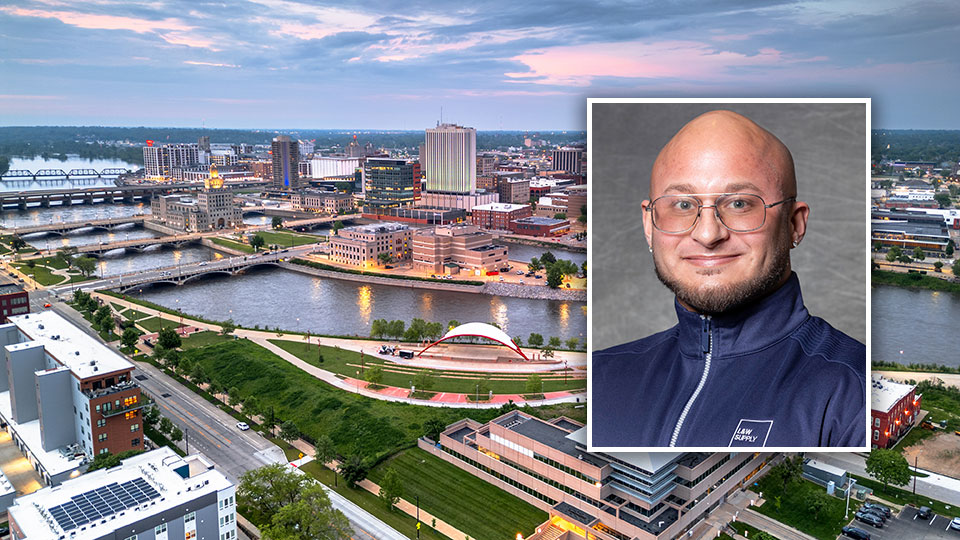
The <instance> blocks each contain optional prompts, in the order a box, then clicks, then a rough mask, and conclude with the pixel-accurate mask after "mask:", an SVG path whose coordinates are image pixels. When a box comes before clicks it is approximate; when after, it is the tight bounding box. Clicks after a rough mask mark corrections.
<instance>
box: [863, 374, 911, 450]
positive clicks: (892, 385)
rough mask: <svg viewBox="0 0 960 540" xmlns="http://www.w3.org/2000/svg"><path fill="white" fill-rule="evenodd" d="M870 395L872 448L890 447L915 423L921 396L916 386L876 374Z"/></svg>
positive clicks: (872, 380) (872, 381)
mask: <svg viewBox="0 0 960 540" xmlns="http://www.w3.org/2000/svg"><path fill="white" fill-rule="evenodd" d="M871 387H872V389H871V394H870V400H871V403H870V445H871V446H872V447H873V448H890V447H891V446H893V445H894V444H896V443H897V441H899V440H900V439H901V438H902V437H903V436H904V435H906V434H907V432H908V431H910V429H911V428H913V427H914V426H915V424H916V419H917V415H918V414H920V401H921V398H922V397H923V395H922V394H920V395H918V394H917V393H916V386H914V385H912V384H904V383H900V382H896V381H891V380H890V379H885V378H883V377H882V376H880V375H873V377H872V379H871Z"/></svg>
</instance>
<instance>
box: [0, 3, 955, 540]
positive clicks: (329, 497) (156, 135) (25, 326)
mask: <svg viewBox="0 0 960 540" xmlns="http://www.w3.org/2000/svg"><path fill="white" fill-rule="evenodd" d="M455 4H456V3H455ZM735 4H736V3H735ZM855 4H856V3H844V2H840V3H820V2H808V1H802V2H799V3H795V2H791V3H782V4H781V3H777V2H768V3H764V6H763V7H751V8H749V9H748V8H746V7H743V6H739V5H728V4H725V3H713V2H702V3H700V5H699V6H698V7H697V9H696V10H694V9H693V6H690V7H689V8H683V9H681V8H679V7H677V6H674V5H667V4H666V3H663V2H652V3H647V4H629V3H628V4H624V5H604V6H602V7H601V6H593V5H589V4H583V5H581V4H569V5H566V6H558V5H551V4H516V3H508V2H490V3H488V4H484V5H474V4H456V5H447V4H446V3H444V4H439V3H438V4H434V3H431V2H421V3H414V4H398V3H392V2H387V1H377V2H371V3H367V4H365V5H363V6H350V5H346V4H343V5H341V4H336V5H334V4H325V3H322V2H303V1H300V0H252V1H249V2H246V1H245V2H237V3H221V4H207V3H181V2H178V1H176V0H157V1H155V2H151V3H149V4H142V3H131V2H128V1H125V0H102V1H98V2H74V3H68V2H63V1H61V0H24V1H23V2H17V3H16V5H13V4H10V5H4V6H0V28H2V29H3V35H4V41H3V42H4V54H3V55H0V56H3V58H2V59H0V65H2V66H3V73H4V77H2V78H0V118H2V120H0V259H2V260H0V345H2V346H3V351H2V352H0V539H3V538H8V537H9V538H14V539H18V540H24V539H28V540H37V539H42V540H99V539H118V540H145V539H150V540H153V539H156V540H173V539H178V540H179V539H180V538H183V539H185V540H187V539H197V540H200V539H207V540H234V539H244V540H256V539H264V540H294V539H296V540H307V539H321V538H330V539H347V538H350V539H357V540H370V539H378V540H380V539H386V540H392V539H402V538H411V539H412V538H416V539H418V540H419V539H420V538H424V539H444V538H449V539H452V540H461V539H463V540H471V539H476V540H488V539H489V540H494V539H517V540H523V539H526V540H557V539H559V540H587V539H599V540H634V539H636V540H667V539H673V538H693V539H702V540H707V539H713V538H722V539H725V540H729V539H734V538H735V539H738V540H742V539H757V538H759V539H764V540H770V539H780V540H810V539H818V540H834V539H839V538H852V539H857V540H860V539H868V538H873V539H884V540H886V539H902V538H908V539H913V538H917V539H960V360H958V359H957V358H958V357H957V356H956V354H955V353H954V351H955V349H956V346H955V340H954V336H955V335H956V332H955V329H954V327H953V325H952V323H953V321H955V320H957V319H958V318H960V277H958V276H960V258H958V257H957V254H956V253H955V250H956V248H957V245H958V242H960V219H958V218H960V214H958V212H960V168H958V161H960V130H958V127H960V126H957V125H956V122H955V118H956V114H955V113H956V111H957V109H956V107H957V101H956V99H955V90H954V88H955V85H954V84H953V83H954V82H956V80H955V79H956V77H957V75H956V74H957V70H956V69H955V68H956V61H957V60H956V58H955V55H954V54H950V53H949V52H948V51H949V50H956V49H957V47H958V46H960V45H958V37H957V35H958V34H957V33H956V31H955V27H956V22H957V20H958V17H957V15H958V12H957V10H956V7H955V6H953V5H952V4H950V3H948V2H940V1H937V0H934V1H932V2H929V3H924V4H917V5H912V4H911V5H906V4H904V5H901V3H897V2H880V3H879V4H877V5H875V6H871V7H870V8H868V9H865V7H864V6H858V5H855ZM907 4H910V3H907ZM694 11H696V12H694ZM949 43H954V45H953V46H951V45H949ZM718 95H719V96H736V97H742V96H754V97H758V98H759V97H788V98H792V97H796V96H823V97H856V98H862V97H868V98H871V99H872V105H871V107H872V109H871V110H872V118H871V121H872V131H871V136H872V137H871V138H872V146H871V149H870V156H869V157H868V159H869V163H865V165H866V166H867V167H865V169H868V170H869V173H868V174H867V175H861V176H856V177H846V175H843V174H834V176H836V178H835V181H836V182H845V183H857V185H861V184H860V182H864V176H869V179H868V180H867V183H868V186H866V187H867V188H868V189H869V190H870V191H869V193H870V197H869V201H864V204H869V206H870V239H869V244H868V243H867V242H866V241H865V242H864V246H863V248H864V250H867V251H868V252H869V254H870V257H869V259H870V267H871V272H870V279H871V287H870V289H871V296H870V299H869V304H868V305H869V306H871V320H870V321H869V324H867V329H868V332H867V339H868V340H869V341H870V343H869V344H868V345H869V348H868V352H869V354H870V357H871V358H870V360H871V362H872V374H871V381H870V383H871V384H870V388H869V391H870V396H871V400H870V409H871V410H870V413H869V422H870V424H869V426H864V428H865V429H866V430H867V441H869V446H870V450H869V451H866V450H865V451H863V452H854V453H850V452H842V453H836V452H804V453H798V452H772V451H762V450H763V449H762V448H760V449H759V450H761V451H757V452H649V453H599V452H589V451H588V447H587V435H586V432H587V429H586V422H587V407H588V406H589V403H588V400H587V379H588V375H589V374H588V369H587V366H588V354H589V353H590V351H592V350H595V349H596V348H597V347H596V345H595V344H591V343H588V336H589V335H590V328H589V325H590V319H589V315H590V312H589V311H588V309H589V307H588V298H590V296H589V292H590V288H589V286H588V284H589V283H590V279H591V278H592V277H593V275H592V274H591V268H590V264H591V261H590V260H589V259H590V256H591V253H590V252H589V251H588V248H589V250H593V248H594V247H595V246H596V245H598V243H605V244H607V245H611V246H622V247H616V248H615V249H623V250H638V251H640V250H642V251H643V252H644V255H645V254H646V249H644V248H645V247H646V246H645V244H643V243H642V242H641V241H640V239H639V236H640V235H639V230H640V229H639V225H637V226H636V227H633V226H631V227H630V228H629V229H624V230H623V231H622V232H618V235H617V236H616V237H615V238H597V237H596V236H597V235H596V234H594V235H593V236H591V233H592V231H591V223H592V222H591V220H592V219H593V218H596V217H597V216H599V215H602V214H603V213H604V208H602V207H598V206H597V205H596V204H594V202H595V201H594V200H592V199H591V195H593V194H594V193H592V192H591V190H592V189H593V188H594V186H596V185H598V183H600V182H604V181H608V179H604V178H596V177H593V176H592V175H591V173H590V171H591V168H590V165H591V163H590V150H591V149H590V148H589V147H588V140H590V138H589V134H588V132H587V123H586V110H587V109H586V99H587V98H588V97H610V96H630V97H669V98H674V97H692V98H701V97H703V96H718ZM631 174H635V176H636V179H637V182H640V181H641V180H643V181H645V180H646V179H647V177H646V175H648V174H649V171H635V172H631ZM802 180H803V179H800V182H801V184H802ZM841 202H842V203H843V204H852V203H850V202H849V201H838V203H837V204H840V203H841ZM631 203H635V204H636V206H637V221H638V222H639V221H640V215H641V212H640V210H639V206H640V205H639V203H640V201H639V200H636V201H631ZM857 204H858V203H857ZM818 211H820V212H823V211H824V209H823V207H822V206H821V207H820V208H813V209H812V212H813V215H814V216H816V215H817V212H818ZM837 217H838V218H842V216H837ZM621 234H622V236H621ZM817 234H821V235H824V236H825V237H829V235H830V231H817ZM828 239H829V238H828ZM861 253H863V252H861ZM593 254H594V255H595V254H596V253H595V252H594V253H593ZM814 314H815V313H814ZM744 399H749V396H745V397H744ZM653 416H655V415H653V414H651V417H653ZM637 421H638V422H641V421H658V420H657V419H656V418H638V419H637Z"/></svg>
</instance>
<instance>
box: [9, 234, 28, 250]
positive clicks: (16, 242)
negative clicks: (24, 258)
mask: <svg viewBox="0 0 960 540" xmlns="http://www.w3.org/2000/svg"><path fill="white" fill-rule="evenodd" d="M10 247H12V248H13V250H14V251H20V250H21V249H23V248H25V247H27V242H26V240H24V239H23V238H20V237H19V236H14V237H13V238H11V239H10Z"/></svg>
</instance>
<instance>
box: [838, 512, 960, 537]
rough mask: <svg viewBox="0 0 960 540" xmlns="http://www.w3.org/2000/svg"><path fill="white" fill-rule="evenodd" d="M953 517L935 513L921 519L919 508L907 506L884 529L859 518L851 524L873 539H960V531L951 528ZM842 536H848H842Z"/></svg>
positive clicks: (888, 521)
mask: <svg viewBox="0 0 960 540" xmlns="http://www.w3.org/2000/svg"><path fill="white" fill-rule="evenodd" d="M951 519H953V518H948V517H944V516H938V515H934V516H933V517H932V518H931V519H920V518H918V517H917V509H916V508H913V507H911V506H907V507H905V508H904V509H903V510H902V511H901V512H900V515H899V517H893V518H891V519H888V520H887V523H886V525H884V526H883V528H882V529H875V528H873V527H871V526H870V525H867V524H866V523H861V522H859V521H857V520H853V523H851V525H853V526H854V527H858V528H860V529H863V530H865V531H867V532H868V533H870V538H871V539H872V540H902V539H905V538H909V539H911V540H914V539H916V540H933V539H935V538H936V539H947V540H960V531H957V530H954V529H951V528H950V521H951ZM841 538H846V537H844V536H841Z"/></svg>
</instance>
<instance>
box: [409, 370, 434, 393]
mask: <svg viewBox="0 0 960 540" xmlns="http://www.w3.org/2000/svg"><path fill="white" fill-rule="evenodd" d="M433 383H434V380H433V375H432V374H431V373H430V370H427V369H421V370H420V371H418V372H417V375H416V376H415V377H414V378H413V384H414V386H416V387H417V388H418V389H420V391H422V392H426V391H428V390H430V389H431V388H433Z"/></svg>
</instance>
